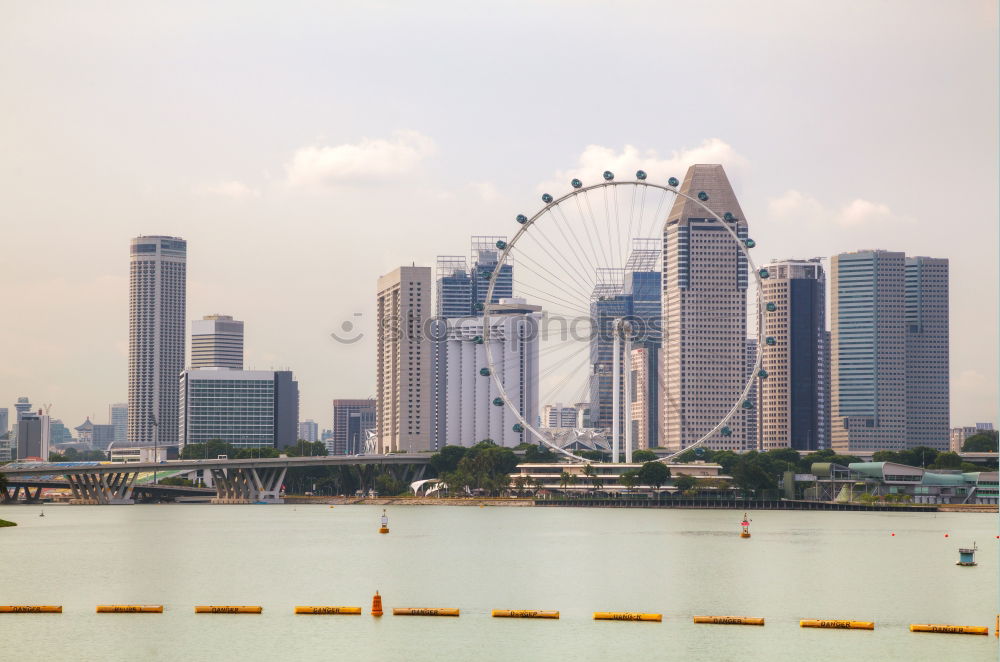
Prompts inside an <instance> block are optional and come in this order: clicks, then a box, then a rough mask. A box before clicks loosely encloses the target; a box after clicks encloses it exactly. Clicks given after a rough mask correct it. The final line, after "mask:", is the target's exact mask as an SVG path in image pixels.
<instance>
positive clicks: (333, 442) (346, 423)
mask: <svg viewBox="0 0 1000 662" xmlns="http://www.w3.org/2000/svg"><path fill="white" fill-rule="evenodd" d="M352 416H354V417H355V418H356V419H357V421H356V426H355V427H356V428H357V429H356V430H354V431H353V432H352V428H351V420H352V419H351V417H352ZM374 428H375V399H374V398H364V399H355V400H344V399H341V400H334V401H333V430H332V432H331V435H330V440H329V443H327V452H328V453H329V454H330V455H356V454H358V453H360V452H361V451H362V450H363V447H364V440H365V432H366V431H367V430H371V429H374Z"/></svg>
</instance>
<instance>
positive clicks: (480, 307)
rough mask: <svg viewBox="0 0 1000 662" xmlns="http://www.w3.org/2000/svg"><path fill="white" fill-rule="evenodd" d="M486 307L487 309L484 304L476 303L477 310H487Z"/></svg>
mask: <svg viewBox="0 0 1000 662" xmlns="http://www.w3.org/2000/svg"><path fill="white" fill-rule="evenodd" d="M485 307H486V306H485V305H483V302H482V301H477V302H476V305H475V308H476V310H482V309H483V308H485Z"/></svg>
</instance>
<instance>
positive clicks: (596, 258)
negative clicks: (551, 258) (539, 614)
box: [573, 195, 601, 269]
mask: <svg viewBox="0 0 1000 662" xmlns="http://www.w3.org/2000/svg"><path fill="white" fill-rule="evenodd" d="M573 202H575V203H576V209H577V213H578V214H579V216H580V226H581V227H582V228H583V231H584V232H585V233H586V235H587V241H588V242H589V243H590V250H591V251H592V252H593V254H594V261H593V262H592V263H591V264H593V265H594V268H595V269H596V268H597V265H599V264H600V263H601V258H600V256H599V255H598V254H597V246H596V245H595V244H594V239H593V238H592V237H591V236H590V223H588V222H587V216H586V214H584V212H583V205H581V204H580V196H579V195H574V196H573ZM594 229H595V230H596V229H597V228H596V227H595V228H594Z"/></svg>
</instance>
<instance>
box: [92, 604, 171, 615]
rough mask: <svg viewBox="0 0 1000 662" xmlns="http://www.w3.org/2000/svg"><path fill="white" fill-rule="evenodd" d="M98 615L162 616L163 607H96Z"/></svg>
mask: <svg viewBox="0 0 1000 662" xmlns="http://www.w3.org/2000/svg"><path fill="white" fill-rule="evenodd" d="M97 613H98V614H162V613H163V605H97Z"/></svg>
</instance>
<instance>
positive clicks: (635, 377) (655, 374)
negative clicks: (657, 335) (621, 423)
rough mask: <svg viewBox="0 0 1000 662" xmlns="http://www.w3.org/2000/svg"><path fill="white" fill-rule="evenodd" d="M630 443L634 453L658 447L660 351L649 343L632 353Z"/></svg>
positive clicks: (660, 402) (660, 404) (661, 407)
mask: <svg viewBox="0 0 1000 662" xmlns="http://www.w3.org/2000/svg"><path fill="white" fill-rule="evenodd" d="M630 378H631V380H632V384H631V386H632V413H631V418H630V420H631V424H632V442H633V444H634V445H635V448H636V449H639V450H648V449H650V448H656V447H657V446H659V444H660V413H661V412H662V410H663V402H662V400H661V398H662V395H663V390H662V388H661V385H660V348H659V346H658V345H656V344H653V343H649V344H647V345H645V346H643V347H636V348H634V349H633V350H632V367H631V377H630Z"/></svg>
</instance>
